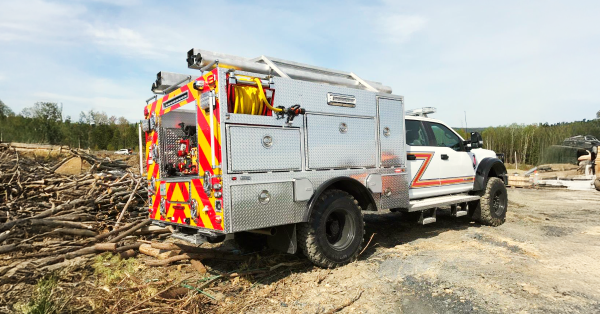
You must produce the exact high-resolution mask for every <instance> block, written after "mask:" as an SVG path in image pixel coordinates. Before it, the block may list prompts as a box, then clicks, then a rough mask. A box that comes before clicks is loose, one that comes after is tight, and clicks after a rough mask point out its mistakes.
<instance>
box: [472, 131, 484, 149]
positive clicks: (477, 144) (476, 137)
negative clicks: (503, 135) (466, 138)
mask: <svg viewBox="0 0 600 314" xmlns="http://www.w3.org/2000/svg"><path fill="white" fill-rule="evenodd" d="M482 147H483V138H482V137H481V134H479V132H471V148H482Z"/></svg>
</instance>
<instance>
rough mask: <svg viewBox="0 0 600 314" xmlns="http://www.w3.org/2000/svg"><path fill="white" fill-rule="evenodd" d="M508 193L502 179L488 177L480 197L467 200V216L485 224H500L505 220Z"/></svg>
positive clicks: (495, 225)
mask: <svg viewBox="0 0 600 314" xmlns="http://www.w3.org/2000/svg"><path fill="white" fill-rule="evenodd" d="M507 209H508V193H507V191H506V186H505V185H504V181H502V179H500V178H495V177H492V178H489V179H488V182H487V185H486V187H485V191H484V193H483V195H482V196H481V199H479V200H478V201H474V202H469V216H470V217H471V218H472V219H473V220H475V221H477V222H479V223H481V224H483V225H487V226H494V227H497V226H500V225H501V224H503V223H504V221H505V220H506V211H507Z"/></svg>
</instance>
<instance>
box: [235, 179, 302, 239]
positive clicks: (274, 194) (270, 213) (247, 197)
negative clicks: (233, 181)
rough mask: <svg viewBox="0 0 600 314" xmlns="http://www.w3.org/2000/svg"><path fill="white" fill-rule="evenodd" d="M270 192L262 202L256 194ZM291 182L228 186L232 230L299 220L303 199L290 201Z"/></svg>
mask: <svg viewBox="0 0 600 314" xmlns="http://www.w3.org/2000/svg"><path fill="white" fill-rule="evenodd" d="M263 191H268V193H269V194H270V200H269V202H267V203H265V204H263V203H261V202H260V201H259V195H260V194H261V192H263ZM293 193H294V190H293V183H292V182H291V181H290V182H277V183H262V184H243V185H233V186H231V207H232V208H234V209H235V210H234V211H232V214H231V217H230V219H231V223H232V226H233V228H232V230H231V231H232V232H236V231H244V230H251V229H258V228H266V227H271V226H277V225H286V224H291V223H296V222H301V221H302V218H303V215H304V211H305V207H306V205H305V202H302V203H300V202H294V198H293V196H292V195H293Z"/></svg>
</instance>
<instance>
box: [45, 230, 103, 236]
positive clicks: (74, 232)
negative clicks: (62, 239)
mask: <svg viewBox="0 0 600 314" xmlns="http://www.w3.org/2000/svg"><path fill="white" fill-rule="evenodd" d="M54 232H56V233H60V234H70V235H74V236H81V237H95V236H96V235H97V233H96V232H94V231H92V230H85V229H72V228H59V229H56V230H54Z"/></svg>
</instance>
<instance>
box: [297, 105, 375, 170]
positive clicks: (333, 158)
mask: <svg viewBox="0 0 600 314" xmlns="http://www.w3.org/2000/svg"><path fill="white" fill-rule="evenodd" d="M306 123H307V126H306V130H307V144H308V145H307V150H308V168H310V169H336V168H337V169H339V168H359V167H375V166H376V163H377V138H376V133H375V132H376V126H375V118H370V117H351V116H333V115H320V114H306Z"/></svg>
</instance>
